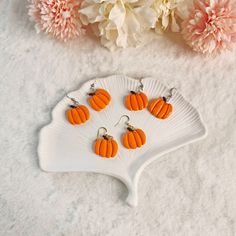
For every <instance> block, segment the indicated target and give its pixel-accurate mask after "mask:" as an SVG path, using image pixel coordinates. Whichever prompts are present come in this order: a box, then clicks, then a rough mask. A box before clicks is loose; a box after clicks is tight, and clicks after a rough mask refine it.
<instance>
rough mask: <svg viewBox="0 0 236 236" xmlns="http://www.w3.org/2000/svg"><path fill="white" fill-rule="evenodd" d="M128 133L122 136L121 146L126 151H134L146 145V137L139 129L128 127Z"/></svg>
mask: <svg viewBox="0 0 236 236" xmlns="http://www.w3.org/2000/svg"><path fill="white" fill-rule="evenodd" d="M127 129H128V132H126V133H124V134H123V137H122V142H123V145H124V146H125V147H126V148H128V149H136V148H139V147H141V146H143V145H144V144H145V143H146V135H145V133H144V132H143V130H141V129H135V128H134V127H132V126H129V127H128V128H127Z"/></svg>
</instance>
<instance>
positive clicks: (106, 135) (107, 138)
mask: <svg viewBox="0 0 236 236" xmlns="http://www.w3.org/2000/svg"><path fill="white" fill-rule="evenodd" d="M102 137H103V138H104V139H106V140H110V139H113V137H112V136H111V135H108V134H104V135H103V136H102Z"/></svg>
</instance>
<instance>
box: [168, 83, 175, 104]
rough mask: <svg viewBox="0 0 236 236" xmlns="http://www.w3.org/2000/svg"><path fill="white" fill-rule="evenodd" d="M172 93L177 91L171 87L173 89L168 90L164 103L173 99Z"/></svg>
mask: <svg viewBox="0 0 236 236" xmlns="http://www.w3.org/2000/svg"><path fill="white" fill-rule="evenodd" d="M174 91H177V88H175V87H173V88H171V89H170V91H169V95H168V96H166V101H167V102H168V101H169V100H170V99H171V98H172V97H173V94H174Z"/></svg>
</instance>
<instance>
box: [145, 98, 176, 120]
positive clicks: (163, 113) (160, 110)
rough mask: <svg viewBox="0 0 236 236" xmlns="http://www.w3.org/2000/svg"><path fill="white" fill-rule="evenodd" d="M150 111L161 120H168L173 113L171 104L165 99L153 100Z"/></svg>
mask: <svg viewBox="0 0 236 236" xmlns="http://www.w3.org/2000/svg"><path fill="white" fill-rule="evenodd" d="M148 110H149V111H150V112H151V113H152V114H153V115H154V116H155V117H157V118H159V119H166V118H168V117H169V116H170V115H171V113H172V111H173V107H172V105H171V104H169V103H167V102H166V101H165V100H164V99H163V98H157V99H153V100H152V101H151V102H150V105H149V107H148Z"/></svg>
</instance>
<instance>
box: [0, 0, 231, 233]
mask: <svg viewBox="0 0 236 236" xmlns="http://www.w3.org/2000/svg"><path fill="white" fill-rule="evenodd" d="M26 3H27V2H26V0H24V1H17V0H12V1H9V0H2V1H1V2H0V69H1V70H0V81H1V86H0V101H1V103H0V112H1V115H0V121H1V128H0V140H1V142H0V235H5V236H8V235H14V236H15V235H24V236H32V235H33V236H42V235H67V236H68V235H69V236H70V235H71V236H75V235H76V236H78V235H79V236H83V235H85V236H88V235H89V236H93V235H102V236H114V235H115V236H116V235H117V236H120V235H129V236H137V235H140V236H144V235H145V236H156V235H161V236H164V235H171V236H173V235H174V236H176V235H181V236H182V235H183V236H185V235H188V236H190V235H194V236H195V235H204V236H205V235H207V236H218V235H219V236H224V235H225V236H229V235H235V231H234V230H235V227H236V226H235V218H236V205H235V196H236V185H235V182H236V171H235V170H236V158H235V153H236V147H235V143H236V129H235V124H236V110H235V107H236V96H235V92H236V82H235V78H236V66H235V64H236V50H234V51H233V52H229V53H225V54H223V55H221V56H219V57H217V58H206V57H203V56H201V55H197V54H195V53H194V52H192V51H191V50H190V49H189V48H188V47H187V46H185V45H184V44H183V43H182V41H181V38H180V37H176V38H174V37H173V36H172V35H167V36H163V37H157V38H156V39H155V40H153V41H152V42H151V43H150V44H149V45H147V46H145V47H140V48H138V49H127V50H123V51H116V52H114V53H111V52H109V51H108V50H107V49H105V48H103V47H102V46H100V44H99V43H98V41H97V40H96V39H93V38H88V37H84V38H82V39H81V40H78V41H74V42H72V43H69V44H67V45H65V44H61V43H58V42H55V41H54V40H50V39H49V38H47V37H46V36H44V35H37V34H35V31H34V29H33V26H32V24H31V23H30V22H29V21H28V17H27V10H26ZM114 73H125V74H127V75H129V76H133V77H140V76H155V77H156V78H157V79H160V80H162V81H163V82H164V83H167V84H170V85H171V86H176V87H178V89H180V90H181V92H182V93H183V94H184V95H185V97H186V98H187V99H188V100H189V101H191V103H192V104H193V105H194V106H195V107H197V109H198V110H199V111H200V113H201V114H202V117H203V119H204V121H205V123H206V124H207V127H208V131H209V135H208V137H207V138H206V139H205V140H203V141H200V142H198V143H194V144H191V145H189V146H186V147H184V148H181V149H179V150H177V151H175V152H172V153H170V154H168V155H165V156H163V157H162V158H160V159H159V161H156V162H154V163H152V164H151V165H150V166H148V167H147V168H146V169H145V170H144V172H143V174H142V176H141V179H140V182H139V206H138V207H137V208H130V207H129V206H127V205H126V203H125V202H124V199H125V197H126V194H127V192H126V188H125V186H124V185H123V184H122V183H120V182H119V181H118V180H116V179H113V178H111V177H108V176H103V175H97V174H92V173H91V174H86V173H67V174H60V173H56V174H55V173H54V174H52V173H44V172H42V171H41V170H40V169H39V166H38V157H37V153H36V148H37V143H38V131H39V129H40V128H41V127H42V126H44V125H45V124H47V123H49V121H50V118H51V114H50V113H51V109H52V108H53V106H54V105H55V104H56V103H57V102H58V101H59V100H60V99H61V98H62V97H63V96H64V95H65V92H66V91H69V90H73V89H76V88H77V87H78V86H80V85H81V84H82V83H83V82H84V81H86V80H88V79H91V78H94V77H96V76H98V77H101V76H105V75H110V74H114Z"/></svg>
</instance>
